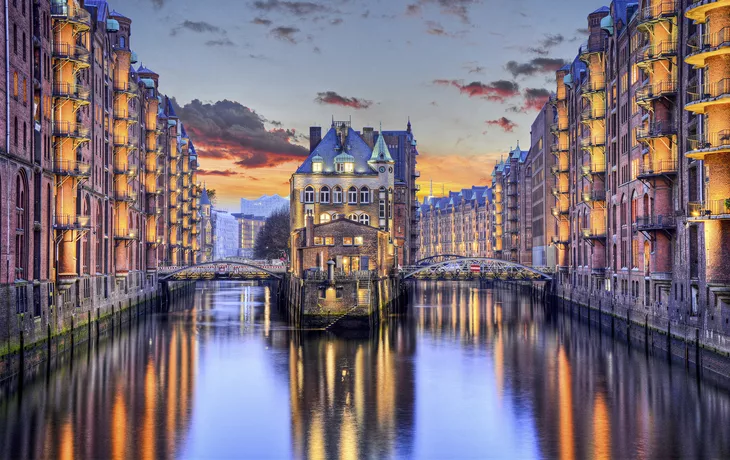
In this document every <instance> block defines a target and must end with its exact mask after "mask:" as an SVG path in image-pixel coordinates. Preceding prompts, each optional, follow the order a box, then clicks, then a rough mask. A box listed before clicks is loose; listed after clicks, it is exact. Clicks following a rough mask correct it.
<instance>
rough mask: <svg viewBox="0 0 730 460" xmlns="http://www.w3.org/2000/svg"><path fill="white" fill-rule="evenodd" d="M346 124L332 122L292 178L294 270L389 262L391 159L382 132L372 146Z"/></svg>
mask: <svg viewBox="0 0 730 460" xmlns="http://www.w3.org/2000/svg"><path fill="white" fill-rule="evenodd" d="M370 145H371V144H369V143H368V142H367V141H366V139H364V135H360V134H359V133H358V132H356V131H355V130H353V129H352V127H351V126H350V122H347V121H345V122H335V121H333V122H332V125H331V127H330V129H329V131H327V133H326V134H325V135H324V136H323V137H322V138H321V140H319V141H318V142H317V141H316V140H315V141H314V143H313V145H312V149H311V153H310V154H309V156H308V157H307V159H306V160H304V162H303V163H302V164H301V165H300V166H299V168H298V169H297V171H296V172H295V173H294V174H293V175H292V177H291V180H290V200H291V229H292V233H291V248H292V271H293V272H294V273H295V274H297V275H300V276H301V275H302V274H303V272H304V271H306V270H324V269H326V267H327V262H328V261H330V260H332V261H334V262H335V264H336V269H337V270H338V271H341V272H345V273H348V274H349V273H352V272H357V271H371V272H378V273H379V275H381V276H383V275H385V274H386V272H387V270H388V269H389V268H390V267H392V265H393V257H394V254H395V252H396V251H397V246H396V239H395V238H394V229H393V194H394V186H395V170H394V168H395V161H394V160H393V158H392V156H391V154H390V150H389V149H388V145H387V144H386V141H385V138H384V136H378V139H377V141H376V142H374V145H373V147H372V148H371V146H370Z"/></svg>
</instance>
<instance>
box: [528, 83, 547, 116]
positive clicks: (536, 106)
mask: <svg viewBox="0 0 730 460" xmlns="http://www.w3.org/2000/svg"><path fill="white" fill-rule="evenodd" d="M524 95H525V103H524V106H523V109H524V110H525V111H530V110H536V111H539V110H540V109H542V106H544V105H545V103H546V102H547V101H548V98H549V97H550V91H548V90H546V89H544V88H526V89H525V94H524Z"/></svg>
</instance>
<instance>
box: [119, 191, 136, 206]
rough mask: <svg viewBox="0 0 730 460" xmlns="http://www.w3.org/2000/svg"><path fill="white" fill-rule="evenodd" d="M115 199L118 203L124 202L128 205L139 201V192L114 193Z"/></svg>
mask: <svg viewBox="0 0 730 460" xmlns="http://www.w3.org/2000/svg"><path fill="white" fill-rule="evenodd" d="M114 199H115V200H117V201H123V202H128V203H130V202H133V201H137V192H133V191H125V190H117V191H116V192H114Z"/></svg>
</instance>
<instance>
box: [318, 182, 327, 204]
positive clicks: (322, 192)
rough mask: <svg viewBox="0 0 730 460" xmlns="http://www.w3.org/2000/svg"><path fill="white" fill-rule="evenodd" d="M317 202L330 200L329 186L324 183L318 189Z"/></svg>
mask: <svg viewBox="0 0 730 460" xmlns="http://www.w3.org/2000/svg"><path fill="white" fill-rule="evenodd" d="M319 202H320V203H329V202H330V188H329V187H327V186H326V185H325V186H324V187H322V189H321V190H320V191H319Z"/></svg>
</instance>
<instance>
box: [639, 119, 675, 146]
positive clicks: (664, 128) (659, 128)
mask: <svg viewBox="0 0 730 460" xmlns="http://www.w3.org/2000/svg"><path fill="white" fill-rule="evenodd" d="M675 134H677V125H676V124H675V123H672V122H669V121H655V122H653V123H649V124H648V125H647V126H644V127H641V128H636V139H637V140H640V141H641V140H649V139H658V138H661V137H669V136H674V135H675Z"/></svg>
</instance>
